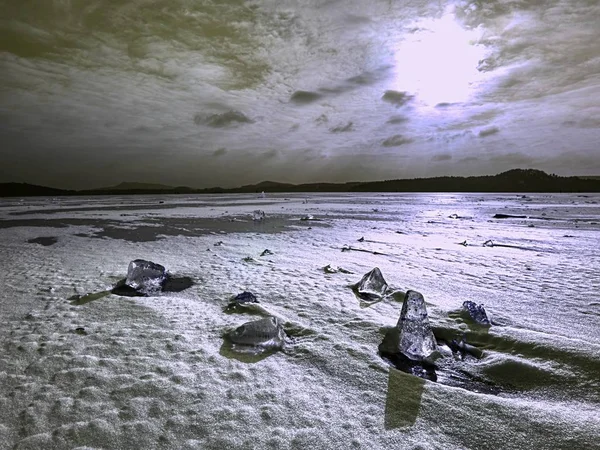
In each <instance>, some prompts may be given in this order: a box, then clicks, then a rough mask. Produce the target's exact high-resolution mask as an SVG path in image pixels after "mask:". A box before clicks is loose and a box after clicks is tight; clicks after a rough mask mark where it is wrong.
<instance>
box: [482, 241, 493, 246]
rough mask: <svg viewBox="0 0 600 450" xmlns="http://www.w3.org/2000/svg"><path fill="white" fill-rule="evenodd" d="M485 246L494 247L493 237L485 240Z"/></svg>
mask: <svg viewBox="0 0 600 450" xmlns="http://www.w3.org/2000/svg"><path fill="white" fill-rule="evenodd" d="M483 246H484V247H493V246H494V241H492V240H491V239H488V240H487V241H485V242H484V243H483Z"/></svg>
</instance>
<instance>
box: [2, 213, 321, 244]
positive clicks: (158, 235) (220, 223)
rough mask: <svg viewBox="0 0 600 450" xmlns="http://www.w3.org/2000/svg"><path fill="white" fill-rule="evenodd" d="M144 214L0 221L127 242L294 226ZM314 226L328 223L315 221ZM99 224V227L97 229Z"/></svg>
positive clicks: (288, 221) (276, 220) (279, 219)
mask: <svg viewBox="0 0 600 450" xmlns="http://www.w3.org/2000/svg"><path fill="white" fill-rule="evenodd" d="M234 219H235V220H232V218H231V217H219V218H186V217H173V218H168V217H163V218H143V219H139V220H136V221H135V222H124V221H123V222H121V221H118V220H107V219H70V218H65V219H29V220H4V221H0V228H11V227H54V228H66V227H69V226H87V227H90V228H95V229H96V230H91V231H90V232H89V233H77V236H79V237H89V238H110V239H122V240H126V241H130V242H152V241H157V240H160V239H164V238H165V237H166V236H206V235H210V234H216V233H266V234H268V233H279V232H284V231H292V230H294V225H296V224H297V220H294V219H293V218H290V217H287V216H269V217H268V218H267V219H265V220H262V221H253V220H247V217H244V218H234ZM318 222H319V223H318V224H315V225H314V226H321V227H329V226H330V225H329V224H327V223H325V222H323V221H318ZM98 228H101V229H100V230H98Z"/></svg>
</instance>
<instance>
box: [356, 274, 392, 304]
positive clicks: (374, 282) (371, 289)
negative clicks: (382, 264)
mask: <svg viewBox="0 0 600 450" xmlns="http://www.w3.org/2000/svg"><path fill="white" fill-rule="evenodd" d="M356 290H357V291H358V294H359V295H361V296H364V297H374V298H379V297H383V296H384V295H385V294H386V292H387V290H388V285H387V283H386V282H385V280H384V279H383V275H382V274H381V270H379V268H378V267H375V268H374V269H373V270H371V271H370V272H368V273H366V274H365V275H364V276H363V277H362V279H361V280H360V281H359V282H358V285H357V286H356Z"/></svg>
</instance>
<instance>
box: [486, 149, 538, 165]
mask: <svg viewBox="0 0 600 450" xmlns="http://www.w3.org/2000/svg"><path fill="white" fill-rule="evenodd" d="M490 161H491V162H492V163H494V164H499V165H502V166H505V167H520V166H530V165H532V164H533V163H534V161H535V160H534V159H533V158H532V157H531V156H528V155H525V154H523V153H519V152H511V153H506V154H503V155H494V156H492V157H491V158H490Z"/></svg>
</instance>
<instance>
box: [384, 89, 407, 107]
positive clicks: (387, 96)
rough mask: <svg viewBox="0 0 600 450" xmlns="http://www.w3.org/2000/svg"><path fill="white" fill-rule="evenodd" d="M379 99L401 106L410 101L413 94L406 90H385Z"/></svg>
mask: <svg viewBox="0 0 600 450" xmlns="http://www.w3.org/2000/svg"><path fill="white" fill-rule="evenodd" d="M381 99H382V100H383V101H386V102H388V103H391V104H392V105H395V106H403V105H406V104H407V103H408V102H410V101H411V100H412V99H413V96H412V95H410V94H408V93H407V92H399V91H385V93H384V94H383V96H382V97H381Z"/></svg>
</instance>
